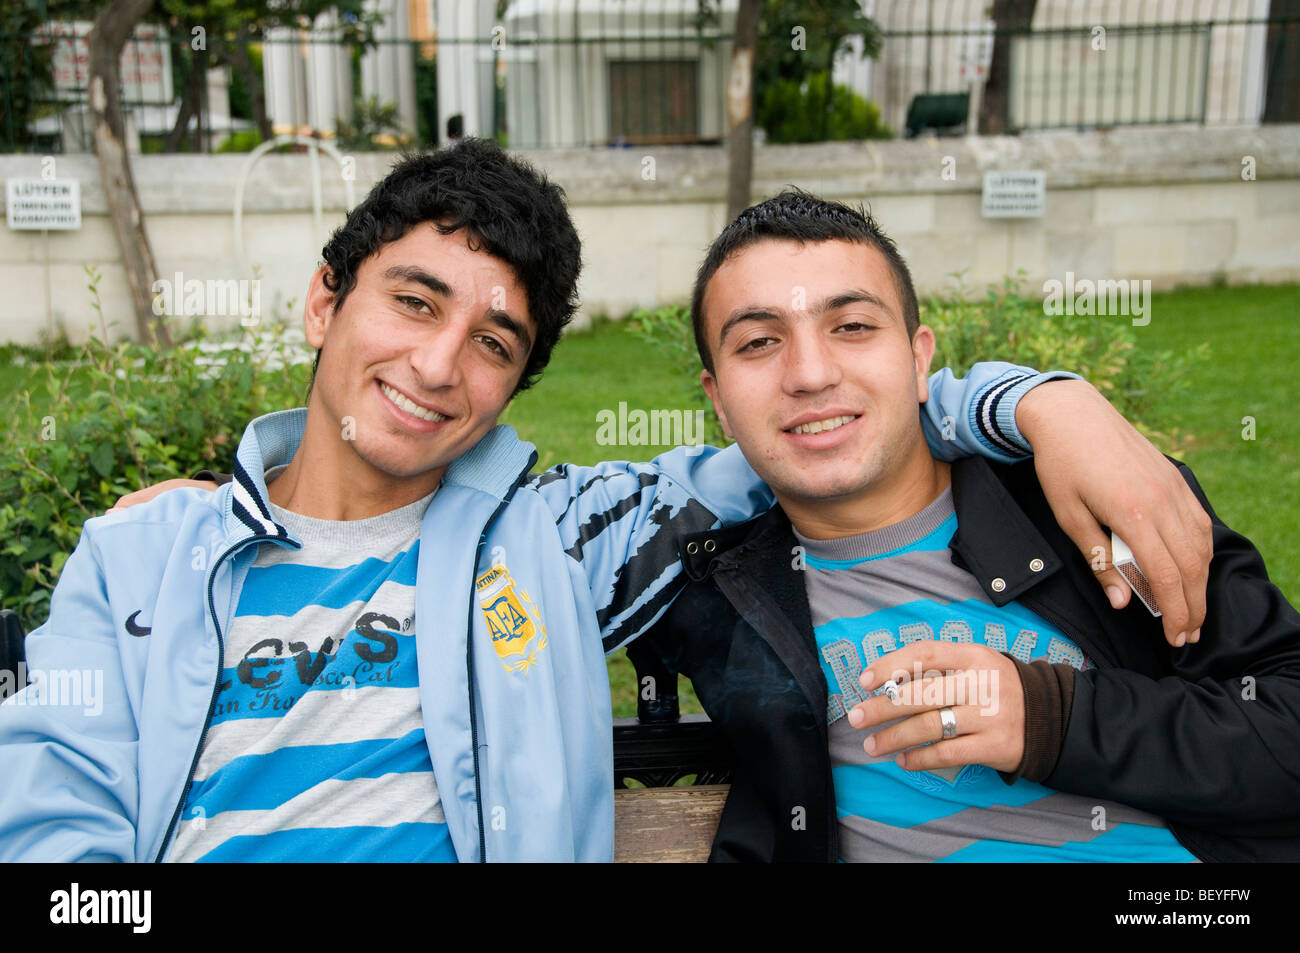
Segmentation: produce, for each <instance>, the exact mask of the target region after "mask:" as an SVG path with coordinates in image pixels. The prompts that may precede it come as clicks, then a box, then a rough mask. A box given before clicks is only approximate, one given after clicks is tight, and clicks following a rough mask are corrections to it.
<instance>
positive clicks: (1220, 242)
mask: <svg viewBox="0 0 1300 953" xmlns="http://www.w3.org/2000/svg"><path fill="white" fill-rule="evenodd" d="M1245 156H1252V157H1254V169H1255V176H1256V178H1255V179H1254V180H1253V181H1245V180H1243V179H1242V169H1243V166H1242V160H1243V157H1245ZM526 157H527V158H528V159H529V160H530V161H532V162H534V163H535V164H537V165H538V166H539V167H541V168H543V169H545V170H547V171H548V173H549V174H550V175H551V176H552V177H553V178H554V179H555V180H556V181H558V182H559V183H560V184H561V185H563V186H564V187H565V189H566V191H567V193H568V196H569V201H570V207H571V209H572V212H573V216H574V220H575V222H576V223H577V225H578V228H579V231H580V233H581V234H582V238H583V245H584V265H585V267H584V272H583V279H582V287H581V293H582V299H583V302H584V317H587V316H590V315H593V314H611V315H614V316H621V315H623V314H625V313H626V312H627V311H629V310H631V309H632V308H635V307H650V306H654V305H658V304H663V303H668V302H674V301H686V300H687V299H688V298H689V295H690V289H691V284H692V281H693V279H694V274H695V269H696V267H697V266H698V264H699V261H700V259H701V258H702V257H703V254H704V251H705V249H706V248H707V247H708V244H709V242H710V241H712V239H713V238H714V237H715V236H716V235H717V233H718V232H719V231H720V230H721V228H722V226H723V225H724V222H723V215H724V192H725V184H726V154H725V151H724V150H722V149H718V148H704V147H678V148H664V149H656V150H652V151H648V152H646V151H640V150H615V151H601V150H566V151H555V152H534V153H527V154H526ZM945 157H951V159H952V162H951V163H948V164H947V165H948V166H949V167H951V168H952V169H953V171H954V177H953V178H951V179H946V178H944V177H943V175H942V172H943V169H944V168H945ZM354 158H355V160H356V181H355V182H354V186H355V189H356V194H357V196H358V197H360V196H362V195H364V194H365V191H366V190H367V189H369V188H370V186H371V185H372V184H373V183H374V182H375V181H377V180H378V179H379V178H380V177H382V175H383V174H384V172H385V171H386V169H387V167H388V165H389V163H391V162H392V161H393V157H392V156H391V155H388V154H375V153H371V154H360V155H357V156H355V157H354ZM647 159H650V160H653V166H651V165H650V164H649V163H647V161H646V160H647ZM132 161H133V163H134V169H135V175H136V181H137V184H138V186H139V189H140V193H141V200H142V203H143V205H144V209H145V214H146V216H147V221H148V225H147V227H148V230H149V234H150V237H151V241H152V243H153V248H154V254H155V256H156V258H157V261H158V267H159V271H160V277H166V278H171V277H172V276H173V275H174V274H175V273H176V272H177V271H179V272H181V273H182V274H183V275H184V276H185V278H186V279H189V278H198V279H200V280H209V279H211V280H230V279H236V280H237V279H240V278H250V277H253V275H252V274H251V272H250V271H249V269H248V268H245V267H244V266H242V265H241V263H240V260H239V256H238V254H237V251H236V243H235V237H234V228H233V218H232V211H233V196H234V192H235V182H236V179H237V177H238V175H239V173H240V170H241V168H242V167H243V165H244V163H245V157H243V156H135V157H133V159H132ZM309 162H310V159H309V157H307V156H305V155H271V156H267V157H266V158H264V159H263V160H262V161H261V162H260V163H259V164H258V165H257V166H256V167H255V168H254V170H253V172H252V175H251V176H250V178H249V181H248V184H247V187H246V199H245V212H244V237H245V244H246V248H247V255H248V259H249V262H250V265H249V267H250V268H251V267H252V266H257V267H258V268H260V275H261V280H262V286H261V302H262V308H263V312H264V313H274V314H278V313H281V311H282V310H283V308H284V307H285V305H286V303H287V302H288V301H290V300H291V299H293V300H294V301H295V305H294V307H295V311H294V317H295V319H296V317H297V314H298V311H297V309H298V308H300V306H301V300H302V294H303V291H304V289H305V288H306V286H307V281H308V279H309V277H310V275H311V273H312V270H313V269H314V268H315V266H316V264H317V262H318V260H319V255H320V249H321V246H322V245H323V244H324V242H325V240H326V238H327V237H328V233H329V231H330V230H332V229H333V228H334V227H337V225H338V224H340V223H341V222H342V220H343V216H344V207H345V203H346V199H345V192H344V188H343V182H342V180H341V178H340V171H339V167H338V166H337V165H335V164H334V163H333V162H332V161H331V160H327V159H322V162H321V174H322V201H323V206H324V215H323V219H322V224H321V227H320V229H319V230H317V229H316V228H315V226H314V224H313V214H312V201H313V197H312V188H311V174H310V165H309ZM651 169H652V171H653V178H647V177H646V174H647V171H648V170H651ZM990 169H1000V170H1024V169H1042V170H1045V172H1046V177H1047V187H1048V191H1047V200H1046V214H1045V216H1044V217H1043V218H1041V219H1027V220H994V219H984V218H981V216H980V188H981V184H982V181H983V173H984V172H985V171H986V170H990ZM55 171H56V175H57V176H59V177H73V178H78V179H80V180H81V191H82V205H83V209H82V218H83V223H84V224H83V227H82V229H81V230H80V231H78V232H51V233H50V234H49V235H48V237H43V236H42V235H41V233H39V232H37V233H33V232H13V231H9V230H8V229H7V228H6V229H2V230H0V282H2V283H3V285H2V286H3V287H4V288H5V291H6V294H5V296H4V304H3V307H0V339H4V340H17V341H22V342H35V341H36V340H37V339H38V338H39V336H40V334H41V333H42V331H44V330H47V329H58V328H62V329H64V330H66V332H67V333H68V335H69V336H70V337H72V338H73V339H74V340H75V339H78V338H81V337H83V336H84V335H85V333H86V329H87V328H88V327H89V326H90V323H91V322H92V321H93V320H94V313H93V311H92V309H91V307H90V297H89V293H88V292H87V290H86V277H85V274H84V272H83V266H84V265H85V264H87V263H92V264H94V265H96V266H97V267H98V268H99V269H100V271H101V272H102V273H103V281H102V284H101V286H100V290H101V296H102V300H103V305H104V310H105V314H106V316H107V318H108V320H109V321H115V322H117V327H118V329H119V330H120V331H123V332H128V333H129V332H131V331H133V329H134V319H133V317H132V315H131V311H130V299H129V296H128V294H127V289H126V283H125V279H124V278H123V276H122V272H121V268H120V259H119V254H118V250H117V245H116V239H115V238H114V236H113V232H112V228H111V226H110V224H109V221H108V219H107V217H106V215H105V209H104V202H103V192H102V189H101V188H100V187H99V173H98V168H97V166H96V164H95V160H94V158H93V157H92V156H66V157H65V156H60V157H58V158H57V164H56V170H55ZM40 174H41V157H40V156H12V155H7V156H0V177H4V178H9V177H33V178H35V177H39V176H40ZM787 184H792V185H798V186H800V187H803V188H806V189H808V190H810V191H813V192H817V193H820V194H822V195H825V196H827V197H833V198H837V199H842V200H845V201H853V202H859V201H865V202H867V203H868V204H869V205H870V207H871V210H872V212H873V214H874V215H875V216H876V218H877V219H878V220H879V221H880V223H881V225H882V226H883V228H884V229H885V231H886V232H887V233H888V234H889V235H891V236H892V237H893V238H894V239H895V240H896V241H897V242H898V244H899V246H900V248H901V249H902V251H903V253H904V255H905V256H906V258H907V260H908V262H909V264H910V266H911V268H912V270H913V273H914V275H915V278H916V281H917V284H918V288H919V289H921V290H923V291H924V290H930V289H937V288H940V287H942V286H943V285H944V284H945V283H946V282H947V281H948V280H949V279H948V278H947V276H948V274H949V273H951V272H954V271H964V272H965V273H966V274H965V280H966V282H967V284H969V285H971V286H973V287H975V288H976V289H980V288H982V287H983V286H984V285H985V284H986V283H989V282H1000V281H1001V280H1002V278H1003V276H1004V275H1007V274H1011V273H1014V272H1015V271H1016V269H1020V268H1023V269H1025V270H1026V271H1027V272H1028V273H1029V275H1028V282H1029V283H1028V285H1027V287H1028V288H1030V289H1033V288H1041V287H1042V282H1043V281H1044V280H1047V279H1049V278H1059V279H1064V276H1065V272H1067V271H1073V272H1074V273H1075V275H1076V276H1078V277H1088V278H1094V279H1095V278H1108V279H1116V278H1136V279H1149V280H1150V281H1151V283H1152V287H1153V288H1156V289H1160V288H1169V287H1173V286H1175V285H1179V284H1189V285H1194V284H1205V283H1209V282H1212V281H1214V280H1218V279H1221V278H1222V279H1226V280H1227V281H1228V282H1230V283H1242V282H1274V281H1300V127H1297V126H1270V127H1262V128H1261V127H1256V128H1249V129H1158V130H1143V129H1128V130H1117V131H1115V132H1112V133H1109V134H1100V133H1089V134H1085V135H1078V134H1074V133H1053V134H1042V135H1035V136H1024V137H1020V138H1000V139H969V140H965V139H930V140H914V141H910V142H883V143H833V144H819V145H810V146H766V147H762V148H760V149H758V150H757V153H756V166H755V182H754V198H755V199H759V198H762V197H765V196H767V195H771V194H773V193H775V192H776V191H779V190H780V189H781V188H782V187H784V186H785V185H787ZM236 321H237V318H226V319H224V320H222V321H219V322H214V323H222V324H226V325H233V324H234V323H235V322H236Z"/></svg>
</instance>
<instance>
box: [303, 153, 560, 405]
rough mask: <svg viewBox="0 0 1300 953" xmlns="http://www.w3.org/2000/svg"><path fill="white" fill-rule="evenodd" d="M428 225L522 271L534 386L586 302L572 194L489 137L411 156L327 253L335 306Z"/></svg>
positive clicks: (525, 384)
mask: <svg viewBox="0 0 1300 953" xmlns="http://www.w3.org/2000/svg"><path fill="white" fill-rule="evenodd" d="M424 222H430V223H433V224H434V225H435V226H436V227H437V229H438V231H440V232H442V234H444V235H450V234H451V233H452V232H455V231H456V230H457V229H461V228H463V229H465V230H466V232H468V235H469V240H470V245H471V247H472V248H474V249H475V250H478V249H480V248H481V249H485V250H486V251H487V252H488V253H489V254H491V255H493V256H495V257H497V258H499V259H501V260H502V261H503V262H505V263H506V264H507V265H509V266H510V267H511V268H513V269H514V271H515V274H516V275H517V276H518V278H519V281H520V282H521V283H522V284H523V286H524V290H525V292H526V294H527V295H528V311H529V313H530V314H531V315H532V318H533V321H534V322H535V324H536V325H537V334H536V341H534V343H533V349H532V351H531V353H530V354H529V355H528V361H527V363H526V364H525V365H524V372H523V374H522V375H521V376H520V378H519V384H518V386H517V387H516V388H515V393H516V394H517V393H519V392H520V391H522V390H527V389H528V388H529V387H531V386H532V385H533V384H535V383H536V382H537V380H538V378H539V377H540V376H541V373H542V370H543V368H545V367H546V365H547V363H549V362H550V360H551V351H552V350H553V349H554V348H555V344H556V342H557V341H558V340H559V339H560V332H561V331H562V330H563V329H564V326H565V325H566V324H568V323H569V321H570V320H572V318H573V313H574V311H575V310H577V307H578V292H577V288H578V272H579V271H580V270H581V268H582V245H581V242H580V241H579V240H578V232H577V230H576V229H575V228H574V227H573V221H572V220H571V219H570V218H569V212H568V209H566V208H565V206H564V190H563V189H561V188H560V187H559V186H558V185H556V184H554V183H553V182H550V181H548V180H547V178H546V176H544V175H542V174H541V173H540V172H538V171H536V170H535V169H534V168H533V167H532V166H530V165H529V164H528V163H526V162H524V161H522V160H520V159H517V158H513V157H511V156H508V155H506V153H505V152H504V151H503V150H502V149H501V147H500V146H498V145H496V144H495V143H493V142H489V141H488V140H486V139H465V140H462V141H461V142H459V143H457V144H456V145H455V146H452V147H450V148H447V149H442V150H440V151H438V152H431V153H421V154H416V155H405V156H403V157H402V159H401V161H399V162H398V163H397V165H395V166H394V167H393V169H392V171H391V172H389V173H388V175H387V176H385V178H384V179H383V181H381V182H380V183H379V184H377V185H376V186H375V187H374V188H373V189H371V190H370V194H369V195H367V196H366V197H365V199H364V200H363V201H362V202H361V204H359V205H358V206H357V207H356V208H354V209H353V210H352V211H351V212H350V213H349V214H348V218H347V221H346V222H344V223H343V224H342V225H341V226H339V228H338V230H337V231H335V232H334V234H333V235H331V236H330V240H329V241H328V242H327V243H326V245H325V248H324V249H323V250H322V252H321V256H322V257H323V258H324V259H325V264H326V265H327V266H328V271H327V272H326V274H325V279H324V280H325V287H326V288H328V289H329V290H330V291H331V292H333V294H334V302H333V306H334V308H335V309H336V310H337V309H338V308H340V307H342V305H343V302H344V301H345V300H347V296H348V293H349V292H351V291H352V289H353V288H354V287H356V283H357V271H358V269H359V268H360V267H361V263H362V262H364V261H365V260H366V259H367V258H369V257H370V256H371V255H374V254H375V253H376V252H378V251H379V249H380V248H381V247H382V246H383V245H386V244H387V243H389V242H395V241H398V240H399V239H401V238H402V237H403V236H405V235H406V234H407V233H408V232H409V231H410V230H411V229H412V228H414V227H415V226H417V225H420V224H422V223H424ZM316 363H317V366H319V364H320V354H319V352H318V353H317V355H316ZM314 376H315V374H314V372H313V377H314Z"/></svg>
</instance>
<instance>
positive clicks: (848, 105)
mask: <svg viewBox="0 0 1300 953" xmlns="http://www.w3.org/2000/svg"><path fill="white" fill-rule="evenodd" d="M827 76H828V74H827V73H825V72H822V73H814V74H813V75H812V76H811V77H809V78H808V80H807V81H805V82H803V83H799V82H797V81H795V80H792V79H777V80H773V81H772V82H770V83H768V84H767V85H766V86H765V87H764V89H763V92H762V99H761V101H760V103H759V106H758V114H757V116H756V117H755V119H756V121H757V122H758V124H759V125H760V126H762V127H763V129H764V130H765V131H766V132H767V138H768V140H769V141H771V142H838V141H841V140H845V139H892V138H893V137H894V132H893V130H892V129H890V128H889V127H888V126H886V125H885V124H884V123H882V122H881V121H880V107H879V106H877V105H876V104H875V103H873V102H872V101H871V100H869V99H863V98H862V97H861V96H859V95H858V94H857V93H855V92H854V91H853V90H851V89H849V87H847V86H844V85H842V84H838V83H837V84H835V85H834V86H833V87H832V89H831V104H830V114H829V115H825V113H826V85H827ZM823 125H824V129H825V133H824V134H823Z"/></svg>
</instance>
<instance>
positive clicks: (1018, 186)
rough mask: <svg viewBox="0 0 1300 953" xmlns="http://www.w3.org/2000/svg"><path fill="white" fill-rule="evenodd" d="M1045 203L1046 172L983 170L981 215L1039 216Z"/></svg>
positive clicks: (1006, 216) (1041, 215)
mask: <svg viewBox="0 0 1300 953" xmlns="http://www.w3.org/2000/svg"><path fill="white" fill-rule="evenodd" d="M1046 203H1047V173H1046V172H1043V171H1037V172H985V173H984V194H983V202H982V207H981V209H980V214H982V215H983V216H984V217H985V218H1042V217H1043V208H1044V206H1045V205H1046Z"/></svg>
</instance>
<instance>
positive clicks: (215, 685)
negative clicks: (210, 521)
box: [154, 534, 280, 864]
mask: <svg viewBox="0 0 1300 953" xmlns="http://www.w3.org/2000/svg"><path fill="white" fill-rule="evenodd" d="M279 540H280V537H278V536H268V535H266V534H260V535H255V536H250V537H249V538H248V539H245V540H243V541H242V542H240V543H238V544H236V545H234V546H232V547H231V548H230V549H227V550H226V551H225V552H224V553H222V554H221V555H220V556H219V557H218V558H217V561H216V562H215V563H213V565H212V572H211V574H210V575H209V576H208V614H209V615H211V616H212V627H213V629H214V630H215V631H216V633H217V673H216V677H215V678H214V679H213V681H212V697H211V698H210V699H208V713H207V715H205V716H204V718H203V730H202V731H201V732H199V743H198V744H197V745H196V746H195V748H194V757H193V758H192V759H191V760H190V770H189V773H188V774H187V775H186V777H185V787H184V789H183V790H182V791H181V797H180V800H179V801H178V802H177V803H176V810H174V811H173V812H172V819H171V821H169V822H168V824H167V831H166V832H165V833H164V834H163V839H162V845H161V846H160V847H159V848H158V856H157V857H155V858H154V863H156V864H158V863H162V859H163V855H164V854H166V853H167V847H168V845H169V843H170V841H171V838H172V831H173V830H175V828H176V822H177V821H178V820H179V819H180V815H181V812H182V811H183V810H185V799H186V798H187V797H189V796H190V788H191V787H192V786H193V784H194V771H195V769H197V768H198V766H199V755H200V754H201V753H202V751H203V739H204V738H206V737H207V734H208V726H209V725H210V724H211V723H212V712H213V710H214V709H215V708H216V705H217V695H218V694H219V692H220V690H221V669H222V667H223V666H224V665H225V664H226V646H225V642H224V641H223V640H222V636H221V622H220V621H219V620H218V619H217V610H216V606H214V605H213V603H212V584H213V583H214V582H216V579H217V570H218V569H220V568H221V564H222V563H223V562H224V561H225V560H226V557H227V556H230V555H232V554H233V553H236V552H238V551H239V550H241V549H243V548H244V547H245V546H247V545H248V544H249V543H251V542H259V543H262V542H275V541H279Z"/></svg>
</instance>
